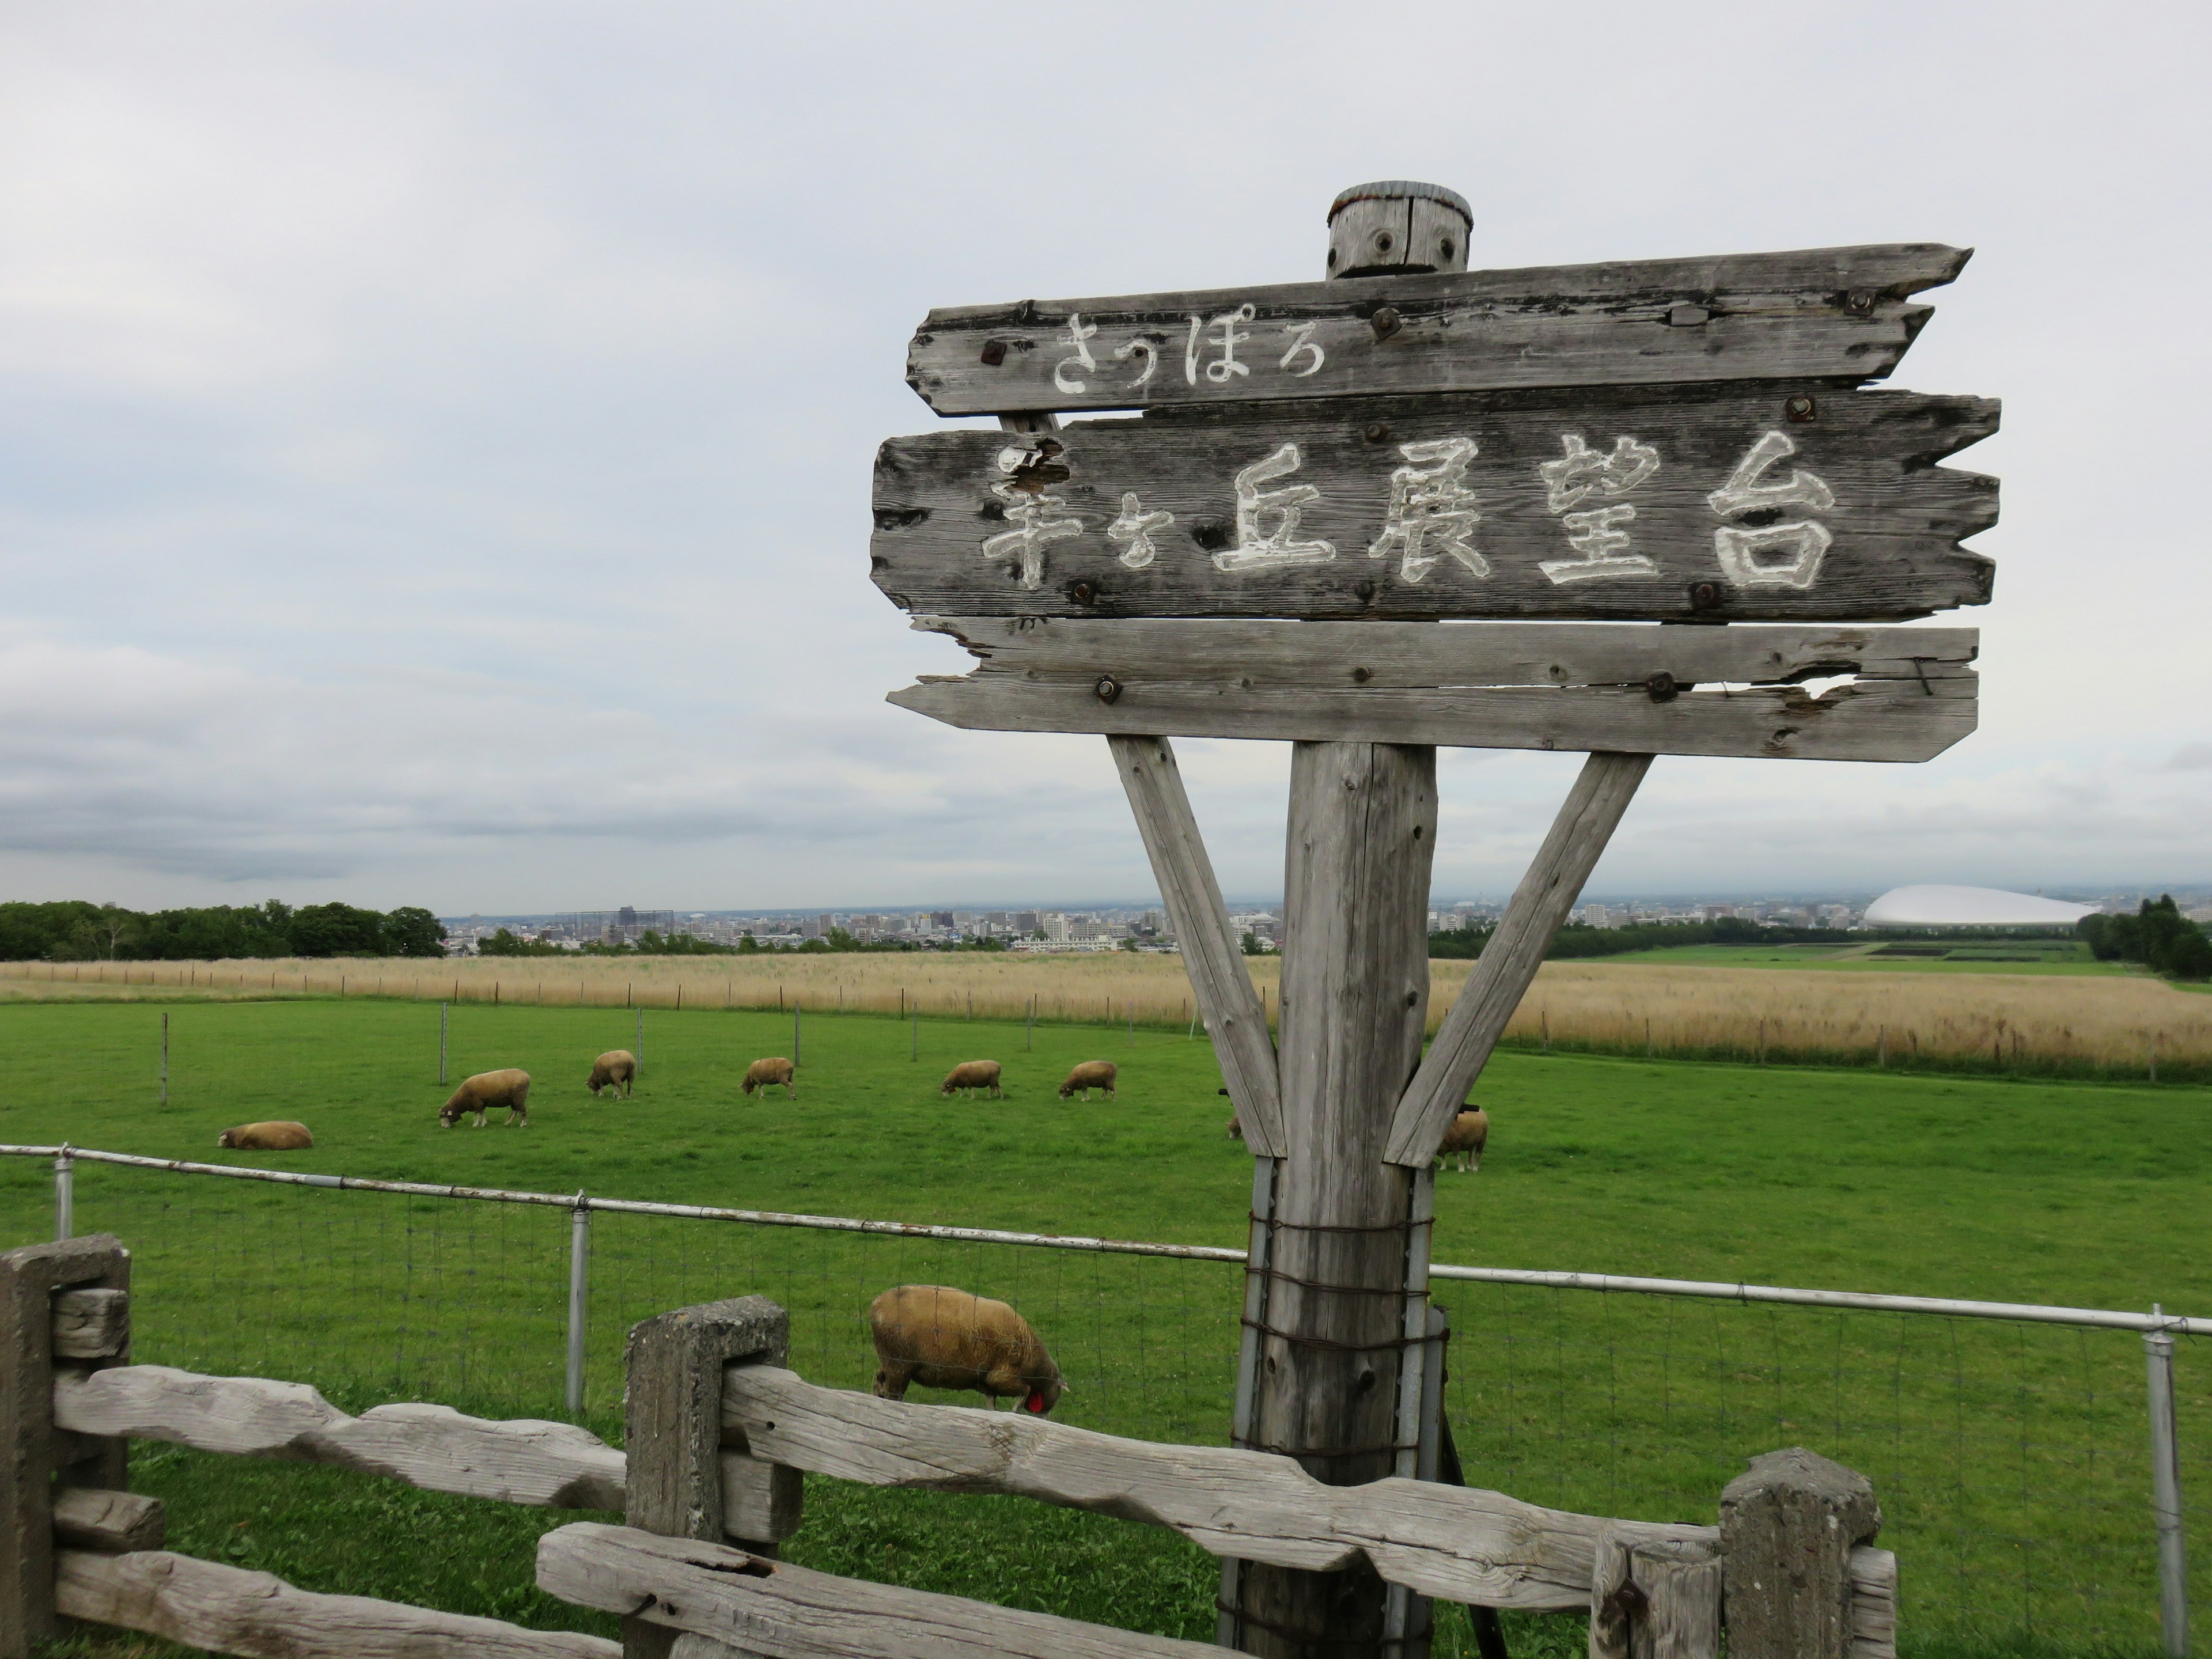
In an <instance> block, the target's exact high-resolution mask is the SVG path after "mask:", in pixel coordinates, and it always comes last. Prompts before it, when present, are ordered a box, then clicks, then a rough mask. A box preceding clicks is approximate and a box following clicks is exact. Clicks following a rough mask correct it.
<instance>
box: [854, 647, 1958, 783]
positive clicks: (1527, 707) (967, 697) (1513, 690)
mask: <svg viewBox="0 0 2212 1659" xmlns="http://www.w3.org/2000/svg"><path fill="white" fill-rule="evenodd" d="M1354 625H1355V626H1356V625H1357V624H1354ZM1977 691H1978V680H1977V679H1976V678H1973V677H1972V676H1968V677H1965V678H1956V679H1949V680H1942V681H1936V680H1931V681H1930V682H1929V684H1928V685H1926V686H1922V685H1918V684H1913V683H1912V682H1911V681H1904V680H1854V681H1851V682H1850V683H1848V684H1842V685H1836V686H1831V687H1829V688H1827V689H1826V690H1824V691H1822V692H1821V693H1820V695H1818V696H1814V695H1812V694H1811V693H1808V692H1806V691H1802V690H1798V689H1797V688H1796V687H1794V686H1775V687H1758V688H1753V689H1737V690H1725V691H1723V690H1697V691H1689V692H1685V693H1682V694H1681V695H1680V696H1675V697H1674V698H1672V699H1671V700H1669V701H1667V702H1654V701H1653V700H1652V698H1651V697H1650V695H1649V694H1648V693H1646V692H1644V690H1616V689H1613V688H1610V687H1586V686H1575V687H1567V688H1564V689H1561V690H1543V689H1542V688H1541V687H1534V686H1529V687H1519V686H1510V687H1500V688H1496V689H1485V690H1470V689H1464V688H1456V687H1455V688H1443V689H1438V690H1416V689H1411V688H1401V687H1395V686H1386V687H1370V686H1361V687H1357V688H1354V687H1343V688H1340V689H1330V690H1273V691H1257V690H1255V691H1244V690H1241V689H1239V688H1237V687H1235V686H1232V685H1224V684H1220V683H1218V682H1216V683H1212V684H1188V683H1163V682H1152V683H1149V684H1147V683H1143V682H1139V683H1136V684H1128V685H1126V686H1123V687H1122V689H1121V694H1120V695H1119V696H1117V697H1116V698H1115V701H1114V702H1112V703H1110V704H1109V703H1104V702H1100V701H1099V700H1098V698H1097V695H1096V694H1095V693H1094V692H1093V691H1092V690H1091V689H1090V688H1089V687H1088V686H1082V685H1066V684H1057V683H1054V682H1052V681H1043V680H1024V679H1018V678H1014V677H1012V676H990V675H977V676H976V677H975V678H971V679H962V680H939V681H932V682H927V683H925V684H921V685H915V686H908V687H907V688H906V689H905V690H899V691H894V692H892V693H891V694H890V696H889V697H888V698H887V699H886V701H887V702H893V703H896V704H897V705H898V706H899V707H900V708H909V709H912V710H914V711H915V713H916V714H927V715H928V716H930V718H932V719H933V720H942V721H944V722H945V724H946V725H948V726H962V727H966V728H969V729H971V730H980V731H988V732H1105V733H1107V734H1108V735H1109V736H1120V735H1122V734H1133V733H1137V732H1146V733H1151V732H1159V733H1164V734H1166V735H1169V736H1173V737H1189V738H1275V739H1279V740H1280V739H1287V740H1290V741H1292V742H1337V743H1391V744H1429V745H1432V746H1437V747H1442V748H1447V749H1534V750H1557V751H1565V752H1568V753H1575V752H1587V751H1589V750H1601V749H1610V750H1623V751H1626V752H1632V753H1638V754H1643V755H1647V756H1648V755H1707V756H1735V757H1743V758H1747V759H1754V760H1807V761H1881V762H1890V763H1911V762H1918V761H1926V760H1931V759H1933V758H1934V757H1936V756H1937V755H1940V754H1942V752H1943V751H1944V750H1947V749H1948V748H1950V747H1951V746H1952V745H1953V744H1956V743H1958V742H1960V741H1961V740H1962V739H1964V738H1967V737H1970V736H1972V733H1973V732H1974V729H1975V726H1976V724H1977V720H1978V709H1979V703H1978V698H1977V696H1976V693H1977Z"/></svg>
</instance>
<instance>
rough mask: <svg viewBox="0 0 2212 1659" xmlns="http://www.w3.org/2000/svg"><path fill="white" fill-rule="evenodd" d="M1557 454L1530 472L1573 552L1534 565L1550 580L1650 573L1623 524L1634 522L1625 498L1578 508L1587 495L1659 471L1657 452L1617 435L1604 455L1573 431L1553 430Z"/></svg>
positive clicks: (1620, 490)
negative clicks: (1536, 477) (1571, 555)
mask: <svg viewBox="0 0 2212 1659" xmlns="http://www.w3.org/2000/svg"><path fill="white" fill-rule="evenodd" d="M1559 448H1560V450H1561V451H1562V453H1561V454H1560V456H1559V459H1558V460H1556V461H1540V462H1538V463H1537V465H1536V471H1537V472H1538V474H1539V475H1540V476H1541V477H1542V478H1543V480H1544V505H1545V506H1547V507H1550V508H1551V509H1552V511H1553V512H1554V513H1559V514H1560V519H1559V522H1560V524H1561V525H1562V526H1565V530H1566V532H1567V545H1568V546H1569V547H1571V548H1572V549H1574V550H1575V552H1576V553H1577V555H1578V557H1576V558H1571V559H1544V560H1541V561H1540V562H1538V564H1537V566H1536V568H1538V569H1539V570H1541V571H1542V572H1543V573H1544V574H1545V575H1547V576H1548V577H1549V578H1551V580H1553V581H1554V582H1556V583H1559V584H1562V585H1565V584H1566V583H1569V582H1587V581H1598V580H1605V579H1607V578H1613V577H1621V576H1653V575H1656V574H1658V571H1659V567H1658V566H1657V565H1656V564H1654V563H1653V562H1651V561H1650V559H1648V558H1646V557H1645V556H1644V555H1643V554H1641V553H1638V552H1636V551H1634V550H1633V549H1632V545H1631V544H1630V539H1629V534H1628V529H1627V526H1630V525H1632V524H1633V523H1635V521H1636V509H1635V508H1634V507H1631V506H1629V505H1628V504H1627V503H1626V502H1622V503H1621V504H1620V505H1619V506H1616V507H1583V510H1582V511H1580V512H1576V511H1574V510H1573V509H1574V508H1576V507H1580V506H1581V504H1582V503H1583V501H1587V500H1588V499H1589V497H1590V496H1591V495H1598V496H1601V497H1604V498H1607V499H1610V498H1613V497H1616V496H1620V495H1626V494H1628V492H1629V491H1630V490H1632V489H1635V488H1636V487H1637V485H1638V484H1640V483H1643V482H1644V480H1645V479H1647V478H1649V477H1650V476H1651V475H1652V474H1653V473H1655V472H1656V471H1658V470H1659V452H1658V451H1657V450H1656V449H1654V448H1653V447H1651V446H1650V444H1647V443H1643V442H1640V441H1638V440H1637V439H1635V438H1632V437H1626V436H1623V437H1617V438H1615V439H1614V440H1613V450H1612V453H1609V454H1604V453H1599V452H1598V451H1596V450H1594V449H1592V448H1591V447H1589V444H1587V443H1585V442H1584V441H1583V435H1582V434H1581V433H1579V432H1566V433H1562V434H1561V435H1559Z"/></svg>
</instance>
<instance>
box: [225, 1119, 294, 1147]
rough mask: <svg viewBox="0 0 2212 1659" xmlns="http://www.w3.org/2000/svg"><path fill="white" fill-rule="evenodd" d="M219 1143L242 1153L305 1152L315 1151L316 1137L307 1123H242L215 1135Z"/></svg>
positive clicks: (287, 1121)
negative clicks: (310, 1132) (309, 1129)
mask: <svg viewBox="0 0 2212 1659" xmlns="http://www.w3.org/2000/svg"><path fill="white" fill-rule="evenodd" d="M215 1144H216V1146H230V1147H234V1148H235V1149H236V1150H237V1151H239V1152H311V1151H313V1148H314V1145H315V1138H314V1136H313V1135H311V1134H309V1133H307V1125H306V1124H304V1123H294V1122H292V1121H289V1120H286V1121H280V1122H275V1123H241V1124H240V1125H239V1126H238V1127H236V1128H234V1129H225V1130H224V1131H223V1132H222V1133H221V1134H219V1135H217V1136H216V1138H215Z"/></svg>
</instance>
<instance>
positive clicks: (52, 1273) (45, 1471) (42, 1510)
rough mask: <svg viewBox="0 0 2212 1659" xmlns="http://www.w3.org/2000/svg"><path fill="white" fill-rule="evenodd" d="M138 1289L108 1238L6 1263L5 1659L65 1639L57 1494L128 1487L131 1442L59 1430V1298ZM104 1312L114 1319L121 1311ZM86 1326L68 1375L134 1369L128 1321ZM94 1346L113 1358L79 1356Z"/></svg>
mask: <svg viewBox="0 0 2212 1659" xmlns="http://www.w3.org/2000/svg"><path fill="white" fill-rule="evenodd" d="M130 1286H131V1254H130V1252H129V1251H127V1250H125V1249H124V1248H123V1246H122V1245H121V1243H118V1241H117V1240H116V1239H115V1238H114V1237H112V1235H110V1234H106V1233H95V1234H94V1235H93V1236H92V1237H89V1238H76V1239H69V1240H66V1241H63V1242H58V1243H52V1244H30V1245H26V1246H25V1247H24V1248H23V1249H19V1250H9V1251H8V1252H7V1253H6V1254H5V1255H0V1659H26V1656H27V1655H28V1654H29V1653H30V1652H31V1651H32V1650H33V1648H34V1647H35V1646H36V1645H37V1644H40V1643H42V1642H46V1641H48V1640H50V1639H52V1638H53V1637H54V1636H56V1635H58V1633H59V1625H58V1619H57V1617H56V1614H55V1613H54V1497H55V1488H56V1486H63V1487H70V1486H89V1487H100V1488H106V1489H107V1490H110V1491H121V1490H122V1489H123V1488H124V1486H125V1485H126V1484H127V1480H128V1474H129V1470H128V1466H127V1464H126V1462H125V1443H124V1442H123V1441H121V1440H108V1439H95V1438H94V1437H89V1436H85V1435H76V1434H70V1433H67V1432H65V1431H61V1430H58V1429H56V1428H55V1427H54V1420H53V1419H54V1369H55V1365H56V1363H57V1356H56V1353H55V1347H56V1340H55V1329H54V1326H55V1317H56V1308H55V1298H56V1297H57V1296H58V1295H59V1294H62V1293H64V1292H67V1291H88V1290H96V1291H128V1290H129V1289H130ZM84 1311H85V1312H86V1313H87V1314H88V1315H89V1314H90V1313H91V1312H92V1311H93V1310H92V1309H90V1308H88V1309H86V1310H84ZM105 1311H106V1312H107V1313H108V1314H110V1315H111V1316H110V1317H106V1318H90V1317H88V1318H87V1319H86V1320H85V1321H83V1322H84V1323H85V1324H86V1325H87V1326H88V1329H90V1330H93V1331H95V1332H96V1333H98V1334H96V1335H95V1336H94V1337H93V1338H92V1339H91V1340H85V1341H82V1342H73V1343H71V1344H70V1348H71V1350H72V1352H70V1355H69V1356H68V1357H66V1358H62V1359H61V1360H60V1362H59V1363H60V1364H62V1365H63V1366H64V1368H69V1367H76V1368H81V1369H84V1370H100V1369H101V1368H102V1367H104V1366H106V1365H116V1364H129V1363H130V1358H129V1355H130V1328H129V1326H128V1325H127V1323H122V1322H118V1321H117V1320H116V1319H114V1318H113V1317H112V1311H113V1310H112V1305H111V1306H110V1307H109V1308H107V1309H106V1310H105ZM91 1348H104V1349H106V1350H107V1352H103V1353H97V1354H94V1353H89V1352H87V1353H84V1354H83V1355H82V1357H79V1355H78V1353H77V1352H76V1351H77V1350H80V1349H91Z"/></svg>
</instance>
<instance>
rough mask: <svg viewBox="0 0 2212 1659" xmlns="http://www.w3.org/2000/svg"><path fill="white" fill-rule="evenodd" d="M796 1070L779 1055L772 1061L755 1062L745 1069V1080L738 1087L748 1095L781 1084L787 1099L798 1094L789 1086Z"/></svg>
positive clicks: (796, 1068)
mask: <svg viewBox="0 0 2212 1659" xmlns="http://www.w3.org/2000/svg"><path fill="white" fill-rule="evenodd" d="M798 1070H799V1068H798V1067H797V1066H793V1064H792V1063H791V1062H790V1061H789V1060H786V1059H784V1058H783V1057H782V1056H781V1054H779V1055H777V1056H776V1057H775V1059H773V1060H755V1061H754V1062H753V1063H752V1064H751V1065H750V1066H746V1067H745V1080H744V1082H743V1083H741V1084H739V1085H738V1087H739V1088H741V1089H743V1090H744V1091H745V1092H746V1093H747V1094H750V1093H752V1091H754V1090H756V1089H772V1088H774V1087H775V1085H777V1084H779V1083H781V1085H783V1092H784V1094H785V1095H786V1097H789V1096H792V1095H795V1094H797V1093H798V1092H799V1091H798V1090H797V1089H795V1088H793V1086H792V1084H791V1079H792V1078H793V1076H794V1075H796V1073H798Z"/></svg>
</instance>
